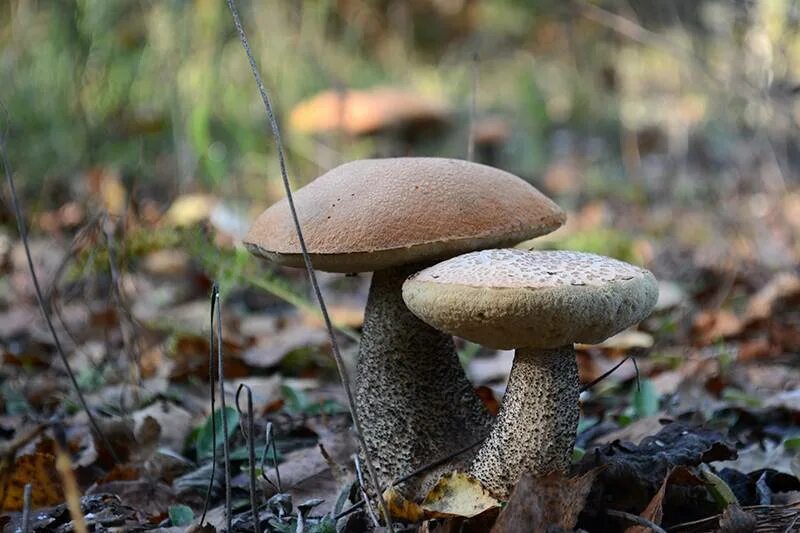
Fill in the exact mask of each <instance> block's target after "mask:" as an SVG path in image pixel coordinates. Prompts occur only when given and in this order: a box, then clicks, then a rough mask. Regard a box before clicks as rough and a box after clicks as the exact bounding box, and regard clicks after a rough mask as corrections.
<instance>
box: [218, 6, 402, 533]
mask: <svg viewBox="0 0 800 533" xmlns="http://www.w3.org/2000/svg"><path fill="white" fill-rule="evenodd" d="M227 2H228V8H229V9H230V11H231V14H232V15H233V23H234V25H235V26H236V31H237V32H238V33H239V40H240V41H241V43H242V47H243V48H244V51H245V53H246V54H247V60H248V61H249V62H250V70H251V71H252V73H253V77H254V78H255V81H256V85H257V86H258V92H259V93H260V95H261V101H262V102H263V104H264V110H265V111H266V113H267V119H268V120H269V123H270V127H271V128H272V135H273V137H274V138H275V148H276V150H277V152H278V163H279V164H280V169H281V179H282V180H283V187H284V189H285V191H286V200H287V202H288V203H289V211H290V212H291V215H292V220H293V221H294V227H295V231H296V232H297V240H298V241H299V243H300V251H301V252H302V254H303V262H304V263H305V265H306V270H307V271H308V277H309V280H310V281H311V286H312V288H313V289H314V295H315V296H316V297H317V301H318V302H319V307H320V311H322V318H323V319H324V321H325V328H326V329H327V330H328V336H329V337H330V341H331V351H332V352H333V357H334V359H335V360H336V367H337V368H338V370H339V377H340V379H341V380H342V387H343V388H344V391H345V394H346V396H347V404H348V407H349V408H350V416H352V418H353V426H355V433H356V437H357V438H358V443H359V445H360V446H361V450H362V452H363V453H364V460H365V462H366V464H367V471H368V472H369V477H370V481H371V482H372V486H373V487H375V491H376V497H377V500H378V505H379V506H380V509H381V513H382V514H383V517H384V519H385V520H386V527H387V529H388V530H389V533H393V532H394V526H393V524H392V518H391V516H389V512H388V510H387V509H386V505H385V504H384V501H383V497H382V496H381V494H380V493H379V492H378V491H379V490H380V489H379V487H380V484H379V482H378V474H377V473H376V471H375V467H374V466H373V464H372V460H371V459H370V456H369V450H368V449H367V444H366V442H365V441H364V437H363V432H362V431H361V421H360V420H359V418H358V413H357V412H356V408H355V400H354V398H353V392H352V391H351V390H350V381H349V377H348V374H347V368H345V365H344V360H343V359H342V354H341V353H340V352H339V344H338V342H337V341H336V335H334V333H333V325H332V324H331V318H330V316H329V315H328V308H327V306H326V305H325V300H324V299H323V298H322V292H321V291H320V288H319V284H318V283H317V275H316V273H315V272H314V266H313V265H312V264H311V258H310V257H309V255H308V248H307V247H306V241H305V239H304V237H303V230H302V228H301V227H300V220H299V218H298V217H297V209H296V208H295V205H294V199H293V197H292V187H291V186H290V185H289V174H288V172H287V170H286V158H285V156H284V153H283V143H282V142H281V133H280V130H279V129H278V122H277V120H275V114H274V113H273V112H272V103H271V102H270V98H269V94H268V93H267V89H266V87H265V86H264V82H263V81H262V80H261V74H259V72H258V67H257V66H256V60H255V58H254V57H253V52H252V51H251V50H250V43H249V42H248V40H247V35H246V34H245V31H244V27H243V26H242V21H241V19H240V18H239V11H238V9H237V8H236V3H235V2H234V0H227Z"/></svg>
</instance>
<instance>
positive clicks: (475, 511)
mask: <svg viewBox="0 0 800 533" xmlns="http://www.w3.org/2000/svg"><path fill="white" fill-rule="evenodd" d="M499 506H500V502H499V501H497V500H496V499H495V498H494V497H493V496H492V495H491V494H489V492H488V491H487V490H486V489H484V488H483V486H481V484H480V482H479V481H478V480H477V479H475V478H474V477H472V476H470V475H469V474H465V473H463V472H452V473H450V474H446V475H444V476H442V477H441V479H439V481H437V482H436V485H434V486H433V488H432V489H431V490H430V491H429V492H428V494H427V495H426V496H425V499H424V500H423V501H422V505H421V507H422V509H423V510H424V511H425V513H426V514H427V517H428V518H449V517H454V516H461V517H464V518H472V517H473V516H477V515H479V514H481V513H482V512H484V511H487V510H489V509H492V508H495V507H499Z"/></svg>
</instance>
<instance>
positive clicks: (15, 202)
mask: <svg viewBox="0 0 800 533" xmlns="http://www.w3.org/2000/svg"><path fill="white" fill-rule="evenodd" d="M0 111H2V113H3V115H5V119H6V125H5V129H4V130H3V133H2V135H0V159H2V162H3V168H4V169H5V173H6V183H7V184H8V190H9V192H10V194H11V205H12V207H13V209H14V216H15V217H16V219H17V229H18V230H19V237H20V239H21V240H22V246H23V248H25V258H26V259H27V261H28V269H29V270H30V273H31V280H32V281H33V288H34V291H35V292H36V301H37V302H38V303H39V309H41V311H42V314H43V315H44V320H45V322H46V323H47V328H48V329H49V330H50V335H51V336H52V337H53V343H54V344H55V347H56V351H57V352H58V355H59V357H60V358H61V363H62V364H63V365H64V369H65V370H66V371H67V376H69V380H70V382H71V383H72V387H73V388H74V389H75V393H76V394H77V395H78V401H79V402H80V404H81V408H82V409H83V410H84V412H86V416H87V418H88V420H89V425H91V426H92V430H94V432H95V435H97V437H98V438H99V439H100V440H101V441H102V442H103V445H104V446H105V447H106V449H107V450H108V453H109V454H111V457H112V458H113V459H114V462H115V463H119V462H120V460H119V457H118V456H117V454H116V452H115V451H114V447H113V446H112V445H111V443H110V442H109V440H108V438H106V436H105V434H104V433H103V432H102V431H101V430H100V426H98V425H97V420H95V418H94V415H92V412H91V410H89V405H88V404H87V403H86V398H84V396H83V392H81V388H80V386H79V385H78V380H77V379H76V378H75V373H74V372H73V371H72V367H71V366H70V364H69V360H68V359H67V354H66V353H65V352H64V347H63V346H61V340H60V339H59V338H58V334H57V333H56V328H55V327H54V326H53V321H52V319H51V318H50V312H49V309H48V307H47V305H45V300H44V298H43V297H42V289H41V287H40V285H39V277H38V276H37V275H36V269H35V268H34V266H33V257H31V248H30V245H29V244H28V229H27V226H26V225H25V219H24V218H23V216H22V207H21V206H20V202H19V198H18V197H17V188H16V186H15V185H14V178H13V177H12V172H11V163H10V162H9V160H8V152H7V150H6V139H7V136H8V125H9V122H10V121H9V119H8V110H7V109H6V107H5V105H3V103H2V102H0Z"/></svg>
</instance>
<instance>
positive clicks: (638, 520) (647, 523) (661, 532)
mask: <svg viewBox="0 0 800 533" xmlns="http://www.w3.org/2000/svg"><path fill="white" fill-rule="evenodd" d="M606 513H608V514H609V515H611V516H616V517H617V518H624V519H625V520H627V521H629V522H633V523H634V524H639V525H640V526H644V527H649V528H650V529H651V530H652V531H653V533H667V531H666V530H665V529H664V528H663V527H661V526H659V525H658V524H656V523H655V522H653V521H652V520H648V519H647V518H642V517H641V516H637V515H635V514H630V513H626V512H624V511H615V510H614V509H608V510H607V511H606Z"/></svg>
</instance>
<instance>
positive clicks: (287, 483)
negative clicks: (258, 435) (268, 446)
mask: <svg viewBox="0 0 800 533" xmlns="http://www.w3.org/2000/svg"><path fill="white" fill-rule="evenodd" d="M320 443H321V444H322V445H323V447H324V448H325V452H326V453H327V455H328V457H329V459H326V458H325V457H324V456H323V455H322V453H321V452H320V448H319V446H311V447H308V448H302V449H300V450H295V451H292V452H289V453H287V454H286V455H285V456H284V458H283V462H282V463H281V464H279V465H278V470H279V471H280V477H281V485H282V488H283V492H285V493H288V494H291V496H292V499H293V500H294V501H298V502H300V501H306V500H310V499H314V498H321V499H323V500H325V502H324V503H323V504H321V505H320V506H319V507H316V508H315V509H316V510H317V511H318V512H320V513H325V512H328V511H330V510H331V509H332V508H333V505H334V504H335V503H336V496H337V495H338V493H339V489H340V487H339V484H338V482H337V481H336V478H335V477H334V475H333V473H332V472H331V469H330V467H329V464H328V461H329V460H332V461H334V462H335V463H336V464H338V465H346V464H349V461H350V457H351V456H352V455H353V453H355V451H356V443H355V440H354V439H353V437H352V435H351V434H350V432H348V431H340V432H330V433H328V434H323V435H321V436H320ZM265 475H266V476H267V478H268V479H270V480H271V481H272V482H273V483H275V482H276V481H277V476H276V474H275V469H274V468H269V469H267V470H266V472H265ZM258 483H259V485H260V487H261V490H262V491H263V492H264V496H265V497H267V498H268V497H270V496H273V495H274V494H275V493H276V490H275V487H273V486H272V485H271V484H269V483H267V482H266V481H264V480H263V479H262V478H260V477H259V478H258Z"/></svg>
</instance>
